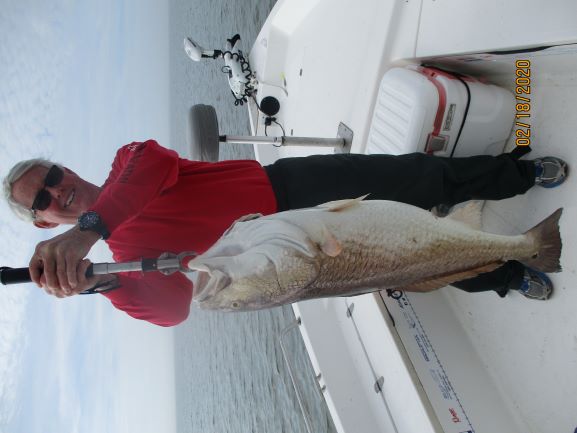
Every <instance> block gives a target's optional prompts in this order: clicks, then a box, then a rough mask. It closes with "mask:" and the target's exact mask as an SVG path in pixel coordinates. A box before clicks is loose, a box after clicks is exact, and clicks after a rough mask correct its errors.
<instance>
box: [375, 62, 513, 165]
mask: <svg viewBox="0 0 577 433" xmlns="http://www.w3.org/2000/svg"><path fill="white" fill-rule="evenodd" d="M514 120H515V97H514V96H513V94H512V93H511V92H509V91H508V90H505V89H503V88H501V87H498V86H495V85H492V84H485V83H482V82H480V81H479V80H477V79H475V78H472V77H467V76H462V75H457V74H452V73H449V72H445V71H442V70H439V69H436V68H432V67H422V66H409V67H407V68H392V69H390V70H389V71H388V72H387V73H386V74H385V75H384V76H383V78H382V80H381V85H380V87H379V93H378V96H377V101H376V104H375V109H374V112H373V119H372V124H371V129H370V131H369V136H368V143H367V153H388V154H404V153H411V152H426V153H430V154H435V155H438V156H449V157H452V156H470V155H483V154H486V155H498V154H500V153H502V152H503V149H504V147H505V144H506V142H507V139H508V137H509V135H510V133H511V130H512V128H513V122H514Z"/></svg>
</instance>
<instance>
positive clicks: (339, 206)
mask: <svg viewBox="0 0 577 433" xmlns="http://www.w3.org/2000/svg"><path fill="white" fill-rule="evenodd" d="M368 195H369V194H365V195H363V196H361V197H358V198H349V199H346V200H334V201H329V202H326V203H323V204H320V205H318V206H317V207H318V208H321V209H326V210H328V211H329V212H338V211H341V210H344V209H347V208H350V207H353V206H356V205H357V204H359V203H360V202H361V201H363V200H364V199H365V198H366V197H367V196H368Z"/></svg>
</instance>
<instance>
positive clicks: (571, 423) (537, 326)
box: [443, 53, 577, 433]
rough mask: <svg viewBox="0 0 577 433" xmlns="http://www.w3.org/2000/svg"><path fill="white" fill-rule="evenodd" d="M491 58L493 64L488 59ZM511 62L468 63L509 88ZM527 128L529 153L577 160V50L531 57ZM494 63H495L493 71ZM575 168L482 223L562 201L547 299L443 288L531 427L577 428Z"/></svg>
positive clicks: (511, 223)
mask: <svg viewBox="0 0 577 433" xmlns="http://www.w3.org/2000/svg"><path fill="white" fill-rule="evenodd" d="M492 63H493V64H492ZM511 63H512V62H507V63H506V64H502V65H495V64H494V62H483V63H481V64H478V65H476V66H474V67H473V66H471V68H470V70H471V71H474V72H486V74H485V75H487V76H488V78H489V79H490V80H491V81H492V82H494V83H495V84H500V85H501V86H503V87H506V88H509V89H511V90H513V89H512V81H513V78H512V77H513V76H514V75H513V74H514V70H513V68H512V65H511ZM531 63H532V72H533V76H532V89H533V91H532V98H531V99H532V105H531V133H532V134H533V138H532V143H533V145H532V148H533V151H532V152H531V154H530V155H528V158H534V157H538V156H545V155H555V156H559V157H561V158H563V159H565V160H566V161H567V162H568V163H569V165H570V167H572V168H575V167H577V145H576V144H577V141H576V138H575V134H574V131H573V129H574V126H573V125H576V124H577V110H575V108H574V107H575V104H576V102H577V53H572V54H567V55H555V56H540V57H533V58H532V61H531ZM492 71H496V72H497V73H495V72H492ZM576 193H577V176H575V175H571V176H570V177H569V178H568V180H567V181H566V183H565V184H563V185H561V186H560V187H558V188H557V189H552V190H546V189H543V188H540V187H534V188H532V189H531V190H530V191H529V192H527V193H526V194H524V195H523V196H518V197H515V198H512V199H509V200H503V201H499V202H488V203H487V206H486V207H485V210H484V228H485V230H487V231H493V232H496V233H507V234H508V233H519V232H523V231H525V230H527V229H529V228H530V227H532V226H534V225H535V224H536V223H538V222H539V221H541V220H542V219H543V218H544V217H546V216H547V215H549V214H550V213H551V212H552V211H554V210H555V209H557V208H559V207H563V208H564V211H563V216H562V219H561V237H562V239H563V254H562V257H561V264H562V266H563V272H561V273H559V274H551V275H550V277H551V280H552V281H553V283H554V285H555V292H554V295H553V297H552V298H551V299H550V300H548V301H547V302H538V301H529V300H527V299H525V298H524V297H522V296H521V295H519V294H517V293H511V294H510V295H508V296H507V297H506V298H504V299H501V298H499V297H498V296H495V295H494V294H492V293H480V294H475V295H469V294H467V293H463V292H460V291H457V290H451V289H443V290H445V294H447V295H448V296H447V297H448V299H450V301H451V303H452V306H453V310H454V311H455V312H456V313H457V314H458V315H459V317H460V319H461V321H462V323H463V329H465V331H466V332H467V334H468V335H469V337H470V339H471V341H472V342H473V344H474V346H475V347H476V349H477V351H478V354H479V356H480V357H481V359H482V360H483V362H484V363H485V365H486V366H487V369H488V370H489V372H490V373H491V374H492V375H493V376H494V379H495V383H496V384H498V385H499V387H500V388H501V392H502V393H503V395H505V396H506V401H508V402H509V404H510V405H511V407H512V408H513V409H514V412H517V413H518V415H519V418H520V420H521V421H522V422H523V424H525V425H526V427H527V430H526V431H532V432H543V433H546V432H571V433H572V432H573V431H574V430H575V428H577V315H576V314H575V309H576V307H577V279H576V272H577V248H576V244H575V241H577V227H576V225H575V224H574V222H575V221H577V200H576V198H577V196H576Z"/></svg>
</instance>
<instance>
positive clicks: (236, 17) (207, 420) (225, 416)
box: [170, 0, 335, 433]
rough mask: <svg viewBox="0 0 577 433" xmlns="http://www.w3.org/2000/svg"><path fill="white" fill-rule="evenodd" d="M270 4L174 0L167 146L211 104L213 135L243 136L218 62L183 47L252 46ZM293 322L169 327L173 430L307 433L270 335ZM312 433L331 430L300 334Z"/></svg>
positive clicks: (239, 152) (295, 336)
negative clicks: (197, 58) (234, 39)
mask: <svg viewBox="0 0 577 433" xmlns="http://www.w3.org/2000/svg"><path fill="white" fill-rule="evenodd" d="M274 3H275V2H274V1H273V0H236V1H235V0H188V1H185V0H178V1H175V2H171V11H170V20H171V21H170V32H171V34H170V50H171V51H170V67H171V71H170V74H171V89H170V90H171V147H173V148H175V149H176V150H178V151H179V152H180V153H181V154H182V155H183V156H184V155H190V149H189V147H188V120H187V116H188V111H189V109H190V107H191V105H193V104H197V103H204V104H210V105H214V106H215V108H216V111H217V113H218V117H219V124H220V132H221V133H227V134H236V135H240V134H248V133H249V125H248V114H247V113H246V111H245V109H244V108H241V107H235V106H234V105H233V98H232V95H231V94H230V90H229V89H228V87H227V81H226V78H225V76H224V75H223V74H222V73H221V72H220V68H221V66H222V63H221V62H219V61H211V60H206V61H204V62H202V63H194V62H192V61H190V60H189V59H188V58H187V57H186V55H185V54H184V50H183V48H182V40H183V38H184V37H185V36H191V37H192V38H193V39H195V40H196V41H197V42H198V43H199V44H201V45H202V46H204V47H206V48H222V47H223V46H224V42H225V40H226V38H229V37H231V36H232V35H234V34H235V33H239V34H240V35H241V37H242V47H243V49H244V51H245V52H248V51H249V49H250V48H251V46H252V44H253V42H254V40H255V39H256V36H257V34H258V31H259V29H260V26H261V25H262V23H263V22H264V21H265V19H266V17H267V15H268V12H269V11H270V9H271V8H272V7H273V5H274ZM239 158H254V154H253V153H252V149H251V148H250V146H245V147H239V146H236V147H230V148H228V149H223V151H222V152H221V159H239ZM293 321H294V315H293V312H292V309H291V308H290V307H283V308H276V309H272V310H268V311H262V312H254V313H236V314H232V313H231V314H223V313H217V312H204V311H200V310H198V309H194V310H193V312H192V314H191V317H190V318H189V320H188V321H187V322H186V323H185V324H183V325H181V326H180V327H178V328H177V329H176V356H175V359H176V361H175V362H176V372H177V373H176V384H177V425H178V431H179V432H180V433H186V432H203V433H213V432H214V433H225V432H226V433H228V432H230V433H241V432H242V433H246V432H255V433H256V432H259V433H260V432H263V433H264V432H266V433H276V432H287V433H288V432H294V433H299V432H306V429H305V425H304V422H303V420H302V417H301V414H300V410H299V408H298V403H297V400H296V396H295V393H294V390H293V388H292V385H291V382H290V378H289V375H288V371H287V367H286V365H285V362H284V359H283V357H282V352H281V348H280V344H279V342H278V336H279V334H280V332H281V331H282V330H283V329H284V328H285V327H286V326H288V325H289V324H290V323H291V322H293ZM287 346H288V348H289V352H290V356H291V360H292V362H293V363H294V365H295V367H296V370H297V372H298V381H299V382H300V383H301V384H302V386H303V388H304V391H305V395H306V405H307V407H308V410H309V413H310V414H311V418H312V419H313V423H314V425H313V430H314V431H315V432H334V431H335V429H334V427H333V425H332V421H331V420H330V417H329V415H328V412H327V410H326V407H325V405H324V401H323V400H322V397H321V395H320V392H319V391H318V389H317V386H316V383H315V381H314V378H313V370H312V367H311V366H310V363H309V360H308V357H307V355H306V352H305V349H304V345H303V343H302V340H301V338H300V334H299V333H298V331H296V330H295V331H293V332H292V333H291V334H290V338H289V339H287Z"/></svg>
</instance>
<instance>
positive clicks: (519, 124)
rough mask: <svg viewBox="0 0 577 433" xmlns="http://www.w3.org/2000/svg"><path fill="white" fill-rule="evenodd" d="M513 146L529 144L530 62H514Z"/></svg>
mask: <svg viewBox="0 0 577 433" xmlns="http://www.w3.org/2000/svg"><path fill="white" fill-rule="evenodd" d="M515 99H516V104H515V111H516V114H515V144H516V145H517V146H529V145H530V144H531V124H530V123H529V122H530V120H531V62H530V61H529V60H517V61H516V62H515Z"/></svg>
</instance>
